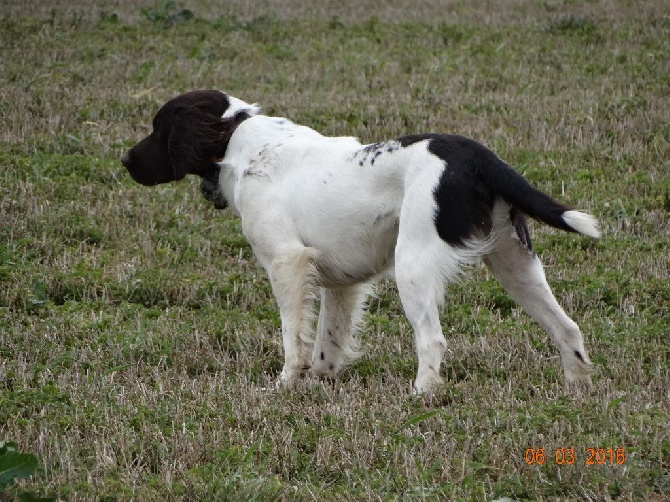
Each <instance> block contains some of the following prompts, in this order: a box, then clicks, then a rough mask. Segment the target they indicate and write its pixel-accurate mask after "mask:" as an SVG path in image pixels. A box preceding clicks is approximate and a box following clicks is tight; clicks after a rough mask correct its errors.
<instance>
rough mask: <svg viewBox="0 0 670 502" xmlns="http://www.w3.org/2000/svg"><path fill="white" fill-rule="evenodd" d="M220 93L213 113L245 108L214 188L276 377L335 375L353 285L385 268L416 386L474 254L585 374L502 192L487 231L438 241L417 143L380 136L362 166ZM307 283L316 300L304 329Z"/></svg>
mask: <svg viewBox="0 0 670 502" xmlns="http://www.w3.org/2000/svg"><path fill="white" fill-rule="evenodd" d="M228 99H229V100H230V102H231V105H232V107H231V108H232V110H231V109H229V110H228V111H227V112H226V115H224V117H225V116H233V115H234V114H235V113H239V112H240V111H246V112H247V113H250V114H251V115H254V116H252V117H251V118H249V119H247V120H245V121H243V122H242V123H241V124H240V125H239V127H238V128H237V130H236V131H235V133H234V134H233V135H232V137H231V139H230V142H229V144H228V149H227V152H226V155H225V158H224V159H223V161H222V162H221V163H220V166H221V173H220V177H219V184H220V187H221V191H222V193H223V194H224V195H225V198H226V200H227V202H228V204H229V206H230V208H231V209H232V210H233V211H234V212H235V213H236V214H238V215H239V216H240V217H241V219H242V230H243V232H244V235H245V236H246V237H247V239H248V240H249V242H250V244H251V246H252V247H253V250H254V253H255V255H256V256H257V258H258V260H259V261H260V263H261V265H262V266H263V267H264V268H265V269H266V270H267V272H268V274H269V276H270V280H271V283H272V288H273V292H274V294H275V295H276V297H277V302H278V304H279V309H280V314H281V320H282V336H283V342H284V349H285V364H284V368H283V371H282V375H281V382H282V383H283V384H286V385H290V384H291V383H292V382H293V381H294V380H295V379H296V378H297V376H298V375H300V374H301V373H302V372H303V371H304V370H305V369H306V368H307V367H311V371H312V372H314V373H316V374H319V375H322V376H328V377H332V376H334V375H335V374H336V373H337V371H338V370H339V369H340V368H341V366H342V364H343V363H344V362H345V360H346V357H347V355H348V354H351V353H353V352H354V350H353V347H354V345H355V344H354V343H353V340H354V338H353V334H354V333H353V332H354V331H355V328H356V325H357V323H358V321H359V320H360V316H361V311H362V305H363V303H364V301H365V297H366V296H367V293H368V291H369V289H368V286H367V284H369V283H370V282H371V281H374V280H375V279H376V278H378V277H379V276H381V275H382V274H387V275H389V274H390V275H395V278H396V282H397V285H398V290H399V293H400V298H401V300H402V304H403V307H404V310H405V313H406V315H407V317H408V319H409V321H410V323H411V325H412V327H413V329H414V331H415V337H416V340H415V341H416V351H417V357H418V361H419V366H418V372H417V378H416V381H415V382H414V389H415V391H417V392H426V391H430V390H431V389H433V388H434V387H435V386H436V385H438V384H439V383H440V382H441V378H440V364H441V361H442V356H443V354H444V352H445V350H446V347H447V341H446V339H445V338H444V336H443V334H442V329H441V326H440V320H439V308H440V306H441V305H442V302H443V298H444V289H445V285H446V284H447V283H448V282H449V281H450V280H454V279H455V278H456V277H457V276H458V274H459V272H460V271H461V270H462V268H463V266H464V265H466V264H469V263H472V262H474V261H478V260H479V259H481V258H482V257H483V258H484V261H485V263H486V264H487V266H489V268H490V269H491V271H492V272H493V274H494V275H495V276H496V277H498V278H499V279H500V281H501V283H502V284H503V286H504V287H505V289H507V291H508V292H509V293H510V294H511V295H512V296H513V297H514V298H515V300H516V301H517V302H519V303H520V304H521V305H522V306H523V308H524V309H526V310H527V311H528V313H529V314H530V315H531V316H533V317H534V318H535V319H536V320H537V321H538V322H539V323H540V325H542V326H543V327H544V328H545V329H546V330H547V331H548V333H549V334H550V336H551V338H552V340H553V341H554V342H555V343H556V345H557V346H558V347H559V349H560V351H561V356H562V358H563V364H564V368H565V373H566V378H567V379H568V380H569V381H585V380H588V372H589V362H588V357H587V356H586V352H585V351H584V347H583V342H582V336H581V333H580V332H579V328H578V327H577V326H576V324H575V323H574V322H572V320H570V318H569V317H568V316H567V315H566V314H565V312H563V310H562V309H561V307H560V306H559V305H558V303H557V302H556V300H555V298H554V296H553V294H552V293H551V290H550V289H549V286H548V285H547V283H546V280H545V277H544V273H543V271H542V266H541V264H540V262H539V260H538V258H537V257H536V256H535V255H534V254H533V253H532V252H529V251H528V249H526V248H525V247H523V245H521V244H520V242H519V240H518V239H517V238H516V234H515V233H514V229H513V227H512V225H511V223H510V221H509V217H508V215H509V209H510V207H509V205H507V204H506V203H505V202H503V201H502V199H500V198H498V199H497V200H496V203H495V206H494V214H493V216H494V218H493V230H492V232H491V235H490V236H489V237H488V238H483V239H479V240H471V241H470V242H468V244H467V246H465V247H462V248H461V247H454V246H450V245H449V244H447V243H446V242H444V241H443V240H442V239H441V238H440V237H439V236H438V234H437V230H436V228H435V224H434V221H433V219H434V215H435V211H436V203H435V199H434V196H433V192H434V188H435V186H436V185H437V183H438V181H439V179H440V176H441V174H442V171H443V169H444V162H443V161H442V160H441V159H439V158H437V157H436V156H434V155H433V154H431V153H430V152H429V151H428V148H427V142H425V141H423V142H417V143H414V144H412V145H410V146H407V147H401V145H400V144H399V143H397V142H389V143H387V144H386V145H387V148H386V149H385V150H384V153H383V154H382V155H380V156H379V158H376V159H375V162H369V160H368V161H364V160H365V159H366V155H367V154H369V153H370V151H369V150H368V151H366V150H365V148H364V145H361V144H360V143H359V142H358V140H356V139H355V138H350V137H341V138H330V137H324V136H322V135H321V134H319V133H318V132H316V131H314V130H312V129H310V128H308V127H304V126H300V125H297V124H294V123H292V122H290V121H289V120H287V119H284V118H277V117H268V116H264V115H258V114H257V113H258V108H257V107H256V106H255V105H248V104H246V103H244V102H243V101H241V100H239V99H237V98H232V97H229V98H228ZM334 208H336V209H337V210H334ZM564 219H565V221H566V223H568V224H569V225H570V226H571V227H573V228H574V229H575V230H578V231H579V232H582V233H586V234H587V235H593V236H596V235H597V234H598V232H597V229H596V227H595V220H594V219H592V218H591V217H589V216H588V215H584V214H583V213H579V212H576V211H569V212H566V213H565V214H564ZM317 291H319V294H320V298H321V306H320V312H319V316H318V325H317V329H316V336H315V337H314V335H313V333H312V331H313V319H312V314H311V313H312V303H313V298H314V295H315V294H316V293H317ZM312 340H314V341H313V343H312ZM576 351H578V353H579V356H576Z"/></svg>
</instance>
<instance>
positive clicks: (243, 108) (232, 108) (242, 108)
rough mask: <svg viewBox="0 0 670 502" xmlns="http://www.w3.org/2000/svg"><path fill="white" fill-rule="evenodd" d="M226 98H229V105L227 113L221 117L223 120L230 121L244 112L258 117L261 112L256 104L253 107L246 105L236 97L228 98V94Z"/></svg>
mask: <svg viewBox="0 0 670 502" xmlns="http://www.w3.org/2000/svg"><path fill="white" fill-rule="evenodd" d="M224 94H225V93H224ZM226 98H228V103H229V105H228V108H227V109H226V111H225V113H224V114H223V115H222V116H221V118H222V119H228V118H231V117H234V116H235V115H237V114H238V113H242V112H246V113H248V114H249V115H256V114H257V113H258V112H259V111H260V108H259V107H258V106H257V105H256V104H255V103H254V104H253V105H250V104H249V103H245V102H244V101H242V100H241V99H238V98H236V97H235V96H228V95H227V94H226Z"/></svg>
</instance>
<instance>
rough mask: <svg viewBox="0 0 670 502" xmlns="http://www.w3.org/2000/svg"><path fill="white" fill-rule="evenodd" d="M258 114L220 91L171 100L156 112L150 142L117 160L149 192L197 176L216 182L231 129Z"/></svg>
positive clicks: (138, 146)
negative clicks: (219, 164)
mask: <svg viewBox="0 0 670 502" xmlns="http://www.w3.org/2000/svg"><path fill="white" fill-rule="evenodd" d="M257 113H258V107H257V106H256V105H250V104H248V103H245V102H244V101H242V100H239V99H237V98H234V97H232V96H228V95H227V94H225V93H223V92H221V91H214V90H206V91H192V92H187V93H185V94H181V95H179V96H177V97H176V98H173V99H171V100H170V101H168V102H167V103H165V105H163V107H162V108H161V109H160V110H159V111H158V113H157V114H156V116H155V117H154V121H153V131H152V132H151V134H149V136H147V137H146V138H144V139H143V140H142V141H140V142H139V143H137V144H136V145H135V146H133V147H132V148H131V149H130V150H129V151H128V152H126V153H125V154H124V155H123V157H122V158H121V162H122V163H123V165H124V166H125V168H126V169H127V170H128V172H129V173H130V176H132V178H133V179H134V180H135V181H137V182H138V183H141V184H142V185H146V186H151V185H157V184H159V183H168V182H170V181H178V180H181V179H183V178H184V177H185V176H186V175H187V174H196V175H198V176H201V177H202V178H203V179H205V180H210V181H212V180H213V179H214V178H216V179H218V170H219V168H218V166H217V164H216V163H217V162H218V161H220V160H222V159H223V157H224V156H225V153H226V148H227V147H228V142H229V140H230V137H231V136H232V134H233V132H235V128H236V127H237V126H238V125H239V124H240V122H241V121H242V120H244V119H245V118H248V117H249V116H250V115H255V114H257Z"/></svg>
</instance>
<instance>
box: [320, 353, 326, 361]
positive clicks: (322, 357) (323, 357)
mask: <svg viewBox="0 0 670 502" xmlns="http://www.w3.org/2000/svg"><path fill="white" fill-rule="evenodd" d="M325 358H326V354H324V353H323V352H321V360H322V361H323V360H324V359H325Z"/></svg>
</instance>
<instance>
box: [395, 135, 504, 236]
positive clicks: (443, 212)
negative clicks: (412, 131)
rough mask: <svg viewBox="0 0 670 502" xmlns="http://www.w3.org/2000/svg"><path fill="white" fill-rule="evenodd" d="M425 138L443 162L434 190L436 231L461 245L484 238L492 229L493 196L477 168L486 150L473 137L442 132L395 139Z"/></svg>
mask: <svg viewBox="0 0 670 502" xmlns="http://www.w3.org/2000/svg"><path fill="white" fill-rule="evenodd" d="M424 140H429V143H428V151H429V152H430V153H432V154H433V155H435V156H436V157H439V158H440V159H442V160H443V161H444V171H442V176H441V177H440V182H439V184H438V185H437V187H435V190H434V191H433V197H434V198H435V202H436V203H437V211H436V212H435V215H434V216H433V221H434V222H435V227H436V228H437V233H438V234H439V236H440V237H441V238H442V240H444V241H445V242H446V243H447V244H450V245H452V246H463V245H464V243H465V241H466V240H467V239H468V238H470V237H475V236H479V237H485V236H486V235H488V233H489V232H490V231H491V228H492V224H491V209H492V208H493V201H494V199H495V195H494V193H493V192H492V191H491V189H489V187H487V186H486V184H485V183H484V182H483V180H482V179H481V176H480V171H479V166H480V165H482V164H485V163H487V162H489V161H490V159H489V158H487V157H488V155H487V154H488V150H486V149H484V148H483V147H482V146H480V145H478V144H477V143H475V142H474V141H472V140H469V139H466V138H463V137H460V136H448V135H442V134H422V135H415V136H406V137H404V138H400V139H399V140H398V141H400V144H401V145H402V146H404V147H406V146H409V145H412V144H414V143H417V142H420V141H424ZM491 155H492V154H491Z"/></svg>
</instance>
